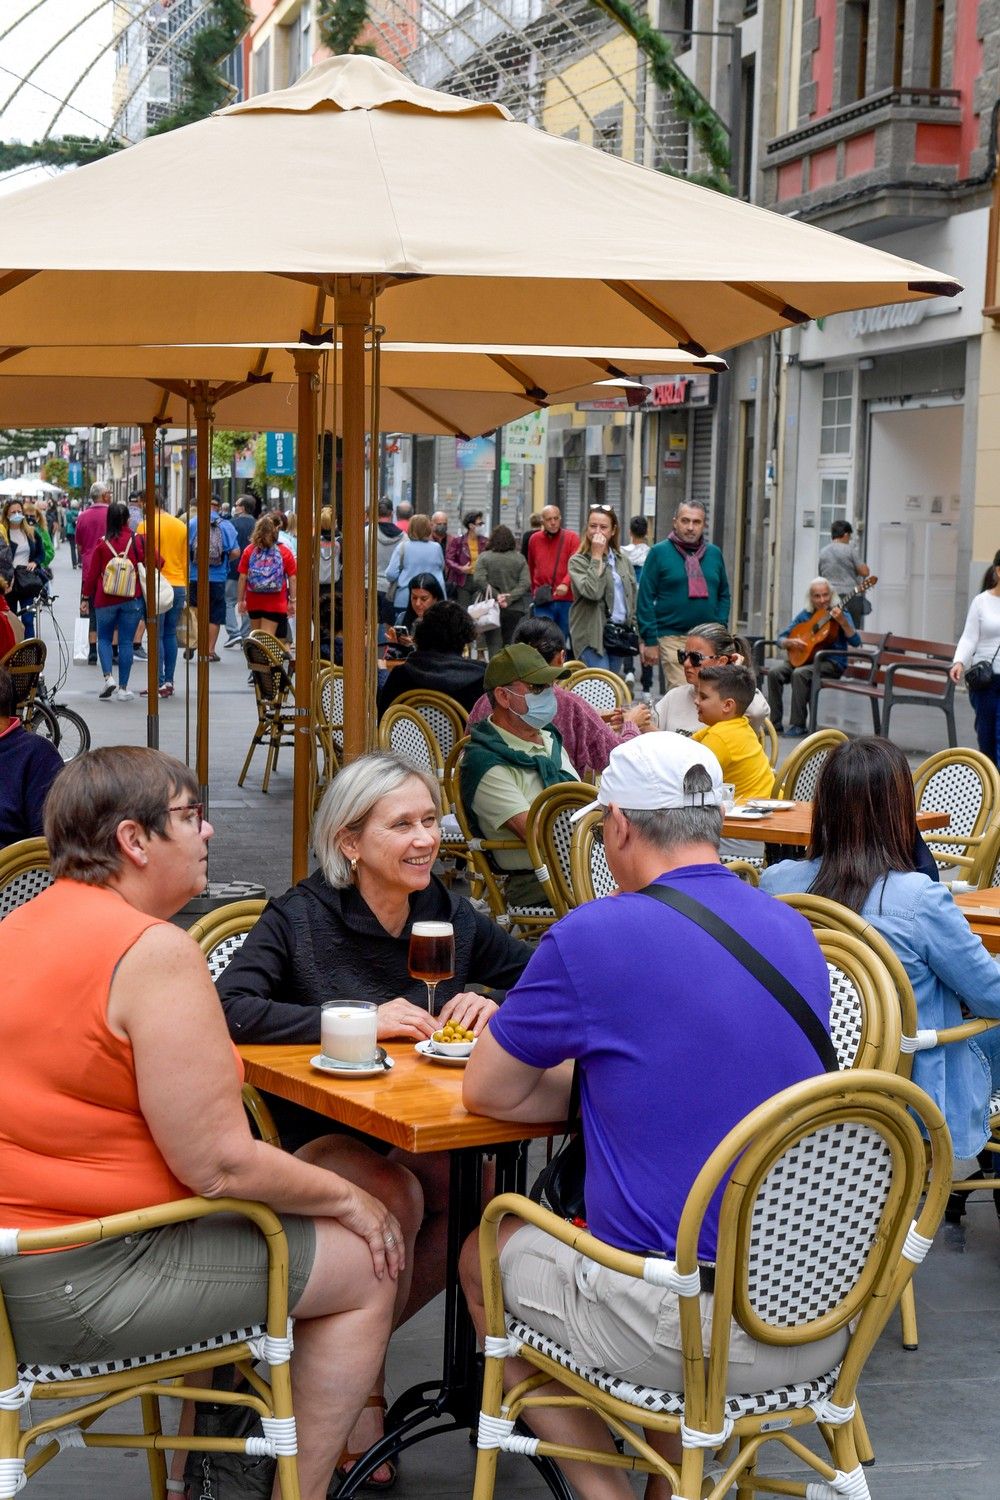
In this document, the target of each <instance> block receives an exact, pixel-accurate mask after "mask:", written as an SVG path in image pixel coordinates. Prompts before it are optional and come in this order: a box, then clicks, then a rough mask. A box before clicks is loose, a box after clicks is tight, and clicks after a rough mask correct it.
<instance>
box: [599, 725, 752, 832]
mask: <svg viewBox="0 0 1000 1500" xmlns="http://www.w3.org/2000/svg"><path fill="white" fill-rule="evenodd" d="M694 766H702V767H703V768H704V769H705V770H706V771H707V772H708V774H709V776H710V777H711V779H712V785H711V788H710V789H709V790H708V791H706V792H695V793H691V792H686V791H685V790H684V778H685V776H686V775H687V773H688V771H690V770H691V769H692V768H693V767H694ZM597 801H598V803H599V804H600V806H601V807H610V806H611V804H612V802H613V803H614V804H615V805H616V806H617V807H623V808H627V809H631V810H632V811H634V812H645V811H656V810H659V809H661V808H662V809H669V808H680V807H721V806H722V805H723V794H722V767H721V766H720V764H719V761H718V758H717V756H716V755H715V754H714V753H713V752H712V751H711V750H709V749H707V748H706V746H704V745H700V744H698V743H697V741H695V740H691V739H688V737H687V736H686V735H683V734H674V733H673V732H672V731H671V730H663V731H661V732H660V733H658V734H640V735H636V737H635V739H632V740H627V741H626V742H625V744H624V745H616V746H615V748H614V750H612V752H611V756H610V759H609V760H608V766H607V770H605V771H603V772H602V773H601V785H600V789H599V791H598V793H597ZM593 805H594V804H593V803H591V804H590V806H588V807H581V808H580V810H579V812H577V813H574V815H573V817H574V821H575V820H576V819H577V818H582V817H583V815H584V813H586V812H589V811H590V810H591V808H592V807H593Z"/></svg>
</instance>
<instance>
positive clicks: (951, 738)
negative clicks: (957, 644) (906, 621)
mask: <svg viewBox="0 0 1000 1500" xmlns="http://www.w3.org/2000/svg"><path fill="white" fill-rule="evenodd" d="M862 640H863V641H864V643H865V647H864V649H862V650H850V649H849V650H848V653H847V658H848V660H847V669H846V671H845V672H844V674H843V676H841V677H821V676H820V674H819V673H818V672H814V673H813V680H812V691H811V694H810V700H809V730H810V733H813V732H814V731H815V729H816V725H817V722H818V719H819V695H820V693H825V692H835V693H850V694H852V695H853V696H854V697H856V698H866V699H867V700H868V702H869V703H870V704H871V710H872V724H873V726H874V732H875V734H882V735H885V737H886V738H887V739H888V737H889V722H890V718H891V716H892V710H893V708H899V707H905V706H912V707H921V708H939V709H940V710H941V712H942V713H943V714H944V717H945V723H946V724H947V726H948V744H949V745H950V746H951V747H952V749H954V747H955V746H956V745H957V743H958V736H957V734H956V731H955V684H954V683H953V682H952V680H951V678H950V677H949V676H948V671H949V669H950V667H951V664H952V662H953V661H954V659H955V648H954V646H953V644H952V643H951V642H950V641H925V640H921V639H919V638H918V637H917V636H909V635H893V634H891V633H890V634H889V635H886V636H873V635H870V634H866V635H863V636H862ZM833 654H834V653H833V652H830V651H818V652H817V653H816V657H815V660H816V661H821V660H824V659H827V660H828V659H829V658H830V657H831V656H832V655H833Z"/></svg>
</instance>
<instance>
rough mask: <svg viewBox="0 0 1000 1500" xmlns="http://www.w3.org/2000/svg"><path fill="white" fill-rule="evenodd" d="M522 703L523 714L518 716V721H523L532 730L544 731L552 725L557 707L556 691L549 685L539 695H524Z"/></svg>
mask: <svg viewBox="0 0 1000 1500" xmlns="http://www.w3.org/2000/svg"><path fill="white" fill-rule="evenodd" d="M524 701H525V709H524V713H523V714H518V718H519V719H523V720H524V722H525V723H526V724H530V725H531V727H532V728H533V729H544V728H545V727H546V725H548V724H551V723H552V720H553V719H554V718H555V716H556V709H557V708H558V706H559V705H558V703H557V702H556V690H555V688H554V687H553V686H552V684H551V683H550V684H549V686H548V687H547V688H545V689H544V691H543V692H541V693H525V695H524Z"/></svg>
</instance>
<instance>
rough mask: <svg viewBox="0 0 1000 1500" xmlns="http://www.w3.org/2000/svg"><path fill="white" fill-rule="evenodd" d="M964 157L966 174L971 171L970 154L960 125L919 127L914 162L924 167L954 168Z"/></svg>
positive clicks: (926, 125)
mask: <svg viewBox="0 0 1000 1500" xmlns="http://www.w3.org/2000/svg"><path fill="white" fill-rule="evenodd" d="M960 154H962V155H964V160H965V172H966V173H968V170H969V158H968V152H967V151H966V150H965V143H964V141H963V140H962V127H961V126H960V125H928V124H926V123H925V124H923V125H918V126H917V138H916V143H915V145H914V151H913V160H914V161H915V162H918V163H919V164H920V166H922V167H954V166H955V165H957V163H958V160H959V155H960Z"/></svg>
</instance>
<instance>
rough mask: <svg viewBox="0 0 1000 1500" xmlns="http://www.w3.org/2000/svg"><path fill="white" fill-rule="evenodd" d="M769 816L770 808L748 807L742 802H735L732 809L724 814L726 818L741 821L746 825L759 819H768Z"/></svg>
mask: <svg viewBox="0 0 1000 1500" xmlns="http://www.w3.org/2000/svg"><path fill="white" fill-rule="evenodd" d="M770 816H771V810H770V808H767V807H750V806H748V805H746V804H744V803H742V802H737V803H736V805H735V807H732V808H731V809H730V810H729V812H728V813H726V817H727V818H736V819H738V820H740V819H742V820H744V821H746V822H748V823H750V822H757V821H758V820H759V819H761V818H769V817H770Z"/></svg>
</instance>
